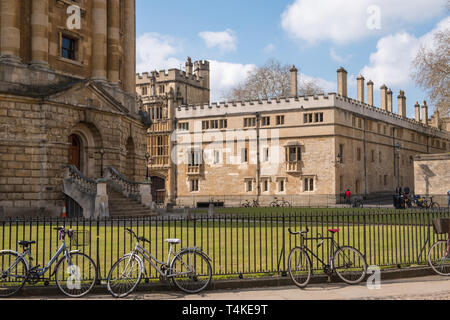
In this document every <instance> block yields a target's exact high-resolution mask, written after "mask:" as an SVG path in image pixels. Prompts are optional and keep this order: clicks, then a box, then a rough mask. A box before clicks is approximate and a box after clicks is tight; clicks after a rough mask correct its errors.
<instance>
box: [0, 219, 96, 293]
mask: <svg viewBox="0 0 450 320" xmlns="http://www.w3.org/2000/svg"><path fill="white" fill-rule="evenodd" d="M54 229H55V230H57V231H58V237H59V240H61V241H62V244H61V246H60V247H59V249H58V250H57V251H56V253H55V254H54V255H53V257H52V258H51V259H50V261H49V262H48V264H47V265H46V266H45V267H44V268H40V266H39V265H36V266H33V258H32V256H31V248H30V246H31V245H32V244H35V243H36V241H25V240H22V241H19V245H20V246H21V247H23V253H18V252H16V251H12V250H2V251H0V266H1V273H0V297H10V296H12V295H14V294H15V293H17V292H18V291H19V290H20V289H22V287H23V286H24V285H25V282H28V283H29V284H36V283H37V282H39V281H41V280H42V276H43V275H44V274H45V273H46V272H47V271H48V270H50V269H51V267H52V265H53V263H54V262H55V261H56V260H57V259H58V257H59V256H60V255H61V254H64V257H61V258H60V259H59V260H58V262H57V263H56V266H55V268H54V270H53V272H52V274H51V275H50V277H52V276H53V275H55V280H56V285H57V286H58V288H59V290H60V291H61V292H62V293H64V294H65V295H67V296H69V297H72V298H80V297H83V296H85V295H86V294H88V293H89V291H91V290H92V288H93V287H94V284H95V283H96V281H97V267H96V265H95V263H94V261H93V260H92V259H91V258H90V257H89V256H88V255H86V254H84V253H81V252H80V250H72V251H69V249H68V248H67V245H66V241H65V237H66V235H67V236H68V237H69V239H71V242H72V240H73V241H74V242H78V239H77V236H76V235H77V233H76V232H75V231H73V230H71V229H68V230H66V229H65V228H63V227H57V228H54ZM80 240H81V239H80ZM27 256H28V259H27V258H26V257H27ZM45 284H46V285H48V281H45Z"/></svg>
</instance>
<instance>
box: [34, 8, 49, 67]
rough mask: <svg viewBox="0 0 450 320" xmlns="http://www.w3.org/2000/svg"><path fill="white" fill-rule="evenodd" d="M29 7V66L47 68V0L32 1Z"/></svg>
mask: <svg viewBox="0 0 450 320" xmlns="http://www.w3.org/2000/svg"><path fill="white" fill-rule="evenodd" d="M31 5H32V7H31V64H32V65H33V66H37V67H48V23H49V21H48V0H33V1H32V2H31Z"/></svg>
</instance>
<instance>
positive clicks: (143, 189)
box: [139, 182, 153, 208]
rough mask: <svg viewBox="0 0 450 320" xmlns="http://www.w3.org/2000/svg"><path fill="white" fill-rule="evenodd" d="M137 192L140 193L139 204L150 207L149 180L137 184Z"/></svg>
mask: <svg viewBox="0 0 450 320" xmlns="http://www.w3.org/2000/svg"><path fill="white" fill-rule="evenodd" d="M139 193H140V195H141V204H143V205H144V206H146V207H147V208H152V202H153V199H152V192H151V182H147V183H142V184H140V185H139Z"/></svg>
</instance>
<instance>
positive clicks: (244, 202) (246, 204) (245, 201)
mask: <svg viewBox="0 0 450 320" xmlns="http://www.w3.org/2000/svg"><path fill="white" fill-rule="evenodd" d="M251 206H252V204H251V202H250V201H248V200H244V201H243V202H242V203H241V207H242V208H250V207H251Z"/></svg>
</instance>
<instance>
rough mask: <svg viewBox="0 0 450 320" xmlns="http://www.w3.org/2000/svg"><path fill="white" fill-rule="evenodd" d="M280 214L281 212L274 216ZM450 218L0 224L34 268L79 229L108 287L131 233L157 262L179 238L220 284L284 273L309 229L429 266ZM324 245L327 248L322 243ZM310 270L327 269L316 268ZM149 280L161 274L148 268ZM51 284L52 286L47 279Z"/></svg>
mask: <svg viewBox="0 0 450 320" xmlns="http://www.w3.org/2000/svg"><path fill="white" fill-rule="evenodd" d="M277 210H278V211H277ZM435 218H450V211H449V210H448V209H440V210H433V211H428V210H427V211H423V210H403V211H402V210H379V209H373V210H367V209H366V210H361V211H358V210H353V211H348V210H320V209H318V210H314V209H294V208H291V210H289V211H283V210H279V209H278V208H277V209H274V210H272V211H271V212H269V213H268V212H258V208H255V209H253V210H249V211H245V210H243V209H242V212H240V213H230V214H214V215H213V216H208V215H204V214H195V215H190V216H183V215H180V216H170V217H148V218H139V219H126V218H122V219H103V220H84V219H82V218H74V219H70V218H69V219H61V218H35V219H29V218H28V219H3V220H0V250H2V249H11V250H16V251H17V250H20V247H19V245H18V242H19V241H20V240H34V241H36V244H35V245H33V246H32V254H33V256H34V264H35V265H36V264H39V265H41V266H43V265H45V264H46V262H47V261H48V260H49V259H50V258H51V256H52V254H54V252H55V251H56V250H57V248H58V246H59V245H60V243H59V241H60V240H58V237H57V233H56V231H54V227H56V226H64V227H69V228H72V229H73V230H77V231H79V232H80V234H81V235H84V237H86V238H88V241H84V240H86V239H78V240H79V243H82V244H83V246H77V244H75V243H72V244H71V245H72V248H75V249H80V250H81V251H83V252H85V253H86V254H88V255H89V256H91V257H92V258H93V259H94V261H95V262H96V264H97V267H98V270H99V273H100V274H99V275H100V279H102V280H105V279H106V277H107V275H108V272H109V269H110V267H111V266H112V264H113V263H114V262H115V261H116V260H117V259H118V258H119V257H121V256H122V255H124V254H125V253H127V252H129V251H130V250H132V248H133V247H134V245H135V243H134V240H133V239H132V238H131V237H130V236H129V234H128V233H127V232H125V228H132V229H133V230H134V231H135V232H136V233H137V234H138V235H140V236H144V237H146V238H147V239H149V240H150V241H151V243H150V244H146V245H145V246H146V248H147V249H149V250H150V252H151V253H152V254H153V255H155V256H156V257H158V258H159V259H160V260H161V259H163V260H165V258H166V257H167V254H168V244H167V243H166V242H165V241H164V240H165V239H166V238H180V239H181V245H179V246H180V247H179V248H181V247H192V246H197V247H201V248H202V249H203V250H204V251H205V252H207V253H208V255H209V256H210V257H211V258H212V260H213V261H212V264H211V265H212V268H213V275H214V276H215V277H216V278H217V277H226V276H232V277H233V276H243V275H257V274H282V275H285V274H286V271H287V270H286V269H287V258H288V255H289V250H290V249H291V248H292V247H294V246H295V245H296V244H298V242H296V241H298V239H297V240H296V239H295V237H292V236H290V235H289V232H288V228H291V229H293V230H302V229H305V228H306V227H308V229H309V234H308V237H313V238H314V237H320V235H323V236H329V233H328V231H327V230H328V229H331V228H333V229H336V228H339V232H338V233H337V234H336V235H335V236H334V238H335V240H337V241H338V243H339V244H340V245H351V246H354V247H356V248H357V249H358V250H360V251H361V252H362V253H363V254H364V255H365V257H366V260H367V263H368V265H377V266H380V267H397V266H410V265H421V264H426V261H427V252H428V249H429V247H430V246H431V245H432V244H433V243H434V242H435V241H436V240H437V239H438V238H439V237H441V238H442V237H444V236H443V235H438V234H436V233H435V232H434V229H433V223H432V221H433V219H435ZM306 244H307V246H308V247H309V248H310V249H312V250H313V251H314V252H315V253H316V254H317V255H318V256H319V257H321V258H325V259H326V260H328V257H329V255H330V252H329V251H328V250H329V249H330V247H329V243H328V245H322V246H320V247H319V248H317V246H316V243H315V242H314V241H313V240H308V241H307V243H306ZM325 244H326V243H325ZM313 267H314V269H316V270H320V269H321V268H322V265H321V264H319V263H318V262H317V261H313ZM146 268H147V272H148V276H149V278H154V279H157V278H158V274H157V273H156V272H155V271H154V270H153V269H152V268H150V267H149V265H147V266H146ZM43 280H51V279H43Z"/></svg>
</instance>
